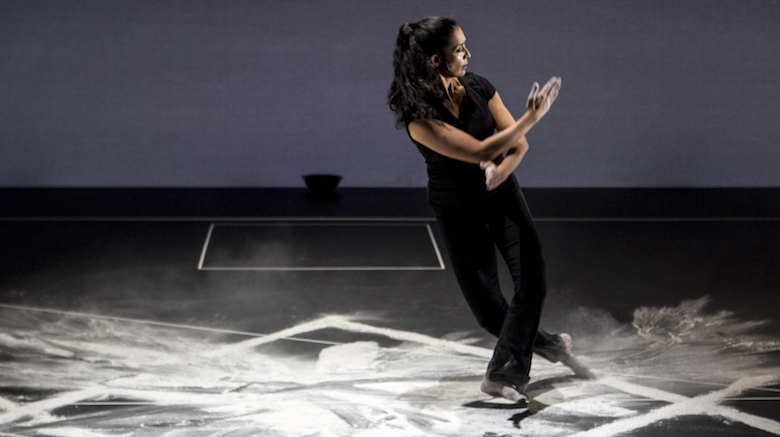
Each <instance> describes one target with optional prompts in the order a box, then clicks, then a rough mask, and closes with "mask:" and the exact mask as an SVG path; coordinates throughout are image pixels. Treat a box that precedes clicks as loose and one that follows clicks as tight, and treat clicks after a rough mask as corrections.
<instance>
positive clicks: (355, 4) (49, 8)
mask: <svg viewBox="0 0 780 437" xmlns="http://www.w3.org/2000/svg"><path fill="white" fill-rule="evenodd" d="M427 15H447V16H452V17H454V18H456V19H457V20H458V21H459V22H460V24H461V27H462V28H463V29H464V31H465V34H466V37H467V38H468V42H467V46H468V47H469V49H470V50H471V52H472V55H473V58H472V59H471V61H470V63H469V71H472V72H474V73H477V74H481V75H483V76H486V77H487V78H488V79H490V80H491V81H492V82H493V84H494V85H495V86H496V87H497V88H498V90H499V92H500V94H501V96H502V98H503V100H504V102H505V103H506V104H507V106H508V107H509V108H510V110H511V111H512V112H513V113H514V114H515V116H518V117H519V116H520V114H521V111H522V109H523V106H524V100H525V97H526V96H527V93H528V90H529V89H530V86H531V83H532V82H533V81H539V82H543V81H545V80H546V79H547V78H549V77H550V76H552V75H559V76H561V77H562V78H563V89H562V93H561V97H560V98H559V100H558V101H557V102H556V103H555V105H554V107H553V109H552V111H551V113H550V114H549V115H548V116H547V117H546V118H545V119H543V120H542V122H541V123H540V124H539V125H538V126H536V127H534V129H533V130H532V131H531V132H530V133H529V135H528V139H529V142H530V143H531V151H530V152H529V154H528V155H527V158H526V160H525V161H524V162H523V163H522V164H521V166H520V168H519V169H518V171H517V175H518V177H519V178H520V180H521V183H522V184H523V185H525V186H529V187H667V186H675V187H715V186H717V187H722V186H729V187H766V186H780V151H779V150H778V140H780V123H778V121H777V119H778V115H780V79H778V75H779V73H780V68H779V67H780V56H778V53H780V37H778V24H780V2H778V1H773V0H733V1H732V0H706V1H705V0H685V1H679V0H653V1H633V0H589V1H578V0H570V1H565V0H557V1H550V0H545V1H530V0H529V1H517V0H501V1H480V2H477V1H474V2H467V1H444V0H442V1H429V0H422V1H421V0H408V1H368V0H362V1H360V0H356V1H336V0H321V1H314V0H311V1H307V0H287V1H276V0H274V1H270V0H269V1H249V0H231V1H216V0H213V1H208V0H181V1H171V0H133V1H120V0H116V1H105V0H69V1H40V0H3V1H2V2H0V59H2V65H1V66H0V102H2V103H0V186H6V187H15V186H19V187H21V186H27V187H38V186H47V187H77V186H83V187H141V186H152V187H247V186H264V187H295V186H302V182H301V175H304V174H307V173H337V174H341V175H343V176H344V178H345V179H344V182H343V185H344V186H352V187H423V186H425V184H426V175H425V165H424V162H423V160H422V157H421V156H420V155H419V154H418V153H417V151H416V150H415V148H414V147H413V145H412V144H411V142H410V141H409V139H408V138H407V137H406V134H405V132H403V131H399V130H396V129H395V127H394V125H393V116H392V114H391V113H390V111H389V109H388V108H387V106H386V104H385V95H386V92H387V88H388V86H389V83H390V81H391V54H392V50H393V44H394V42H395V37H396V35H397V31H398V28H399V27H400V25H401V24H402V23H404V22H406V21H416V20H418V19H420V18H422V17H424V16H427Z"/></svg>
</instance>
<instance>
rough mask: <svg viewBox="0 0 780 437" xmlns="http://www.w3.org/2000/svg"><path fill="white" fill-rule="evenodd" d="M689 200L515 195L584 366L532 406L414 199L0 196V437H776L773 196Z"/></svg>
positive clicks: (543, 372)
mask: <svg viewBox="0 0 780 437" xmlns="http://www.w3.org/2000/svg"><path fill="white" fill-rule="evenodd" d="M705 191H706V190H705ZM705 191H703V192H697V191H695V190H693V191H692V190H688V191H685V190H683V191H675V192H664V191H657V190H656V191H653V190H650V191H647V190H646V191H642V192H640V193H638V194H637V193H633V194H632V193H628V192H616V191H610V192H605V191H598V190H596V191H591V192H588V191H582V192H578V193H576V195H573V193H572V192H554V191H545V190H537V191H534V190H529V191H528V192H527V194H528V197H529V203H530V204H531V207H532V210H534V211H537V224H538V228H539V231H540V233H541V237H542V242H543V245H544V248H545V256H546V260H547V265H548V278H549V279H548V281H549V292H548V298H547V303H546V306H545V312H544V315H543V322H542V323H543V326H545V327H546V328H547V329H548V330H552V331H558V332H568V333H570V334H571V335H572V337H573V338H574V341H575V352H577V353H578V354H579V355H580V356H581V357H582V358H583V360H584V361H586V362H587V363H589V364H590V365H591V366H592V368H593V370H594V371H595V372H596V373H597V374H598V375H599V379H597V380H594V381H587V380H581V379H577V378H574V377H573V376H572V374H571V372H570V371H569V370H568V369H567V368H566V367H564V366H562V365H561V364H553V363H549V362H546V361H545V360H544V359H542V358H541V357H535V358H534V365H533V369H532V384H531V386H530V387H529V394H530V396H531V398H532V400H531V403H530V405H529V407H528V408H527V409H517V408H515V406H514V405H508V404H506V403H502V402H500V401H495V400H492V399H490V398H489V397H488V396H485V395H483V394H481V393H480V391H479V382H480V380H481V378H482V375H483V372H484V369H485V366H486V364H487V361H488V359H489V357H490V355H491V348H492V345H493V343H494V339H493V338H491V337H490V336H489V335H488V334H486V333H484V332H482V331H481V330H480V328H479V327H478V326H477V324H476V322H475V321H474V319H473V316H472V315H471V314H470V312H469V310H468V308H467V307H466V304H465V302H464V301H463V299H462V297H461V296H460V292H459V290H458V288H457V285H456V283H455V278H454V277H453V273H452V271H451V270H450V269H449V267H448V266H449V260H448V258H447V256H446V251H445V250H444V247H442V242H441V238H440V234H439V231H438V229H437V227H436V223H435V221H433V220H432V218H431V215H430V212H429V211H428V210H427V208H426V207H425V204H424V190H422V191H420V190H396V191H393V190H376V191H365V190H364V191H360V190H357V191H356V190H352V191H350V190H343V191H342V194H341V195H340V196H338V197H333V198H328V199H316V198H311V197H307V196H306V195H304V193H303V192H301V191H295V190H293V191H290V190H277V191H268V190H266V191H263V190H260V191H246V190H245V191H240V193H239V195H237V194H236V191H231V192H227V191H225V192H223V193H222V194H225V196H224V197H220V196H219V194H220V193H219V192H218V191H208V192H207V193H206V194H203V193H200V194H198V192H196V191H186V193H183V192H181V191H179V192H177V193H176V194H175V195H174V197H175V199H177V200H175V201H173V202H171V198H167V199H166V198H165V194H164V193H163V194H161V193H160V192H154V193H152V194H154V196H152V197H155V196H156V197H155V198H154V199H152V198H151V197H150V198H149V199H148V200H149V201H148V202H145V201H144V197H143V196H144V195H149V194H150V192H149V191H144V190H137V191H132V192H129V193H128V192H122V193H119V194H118V195H116V196H112V192H109V191H99V192H97V191H90V190H86V191H77V190H75V191H74V190H71V191H57V190H48V191H36V190H15V191H13V192H4V193H0V194H3V195H5V197H4V198H3V199H0V227H2V232H1V233H0V247H2V250H0V263H2V266H3V267H2V276H0V369H1V370H0V436H28V437H32V436H63V437H71V436H85V437H94V436H130V435H132V436H312V437H313V436H321V437H330V436H356V437H395V436H399V437H400V436H404V437H406V436H444V435H446V436H464V437H471V436H474V437H499V436H509V435H513V436H514V435H518V436H522V435H528V436H571V435H577V436H613V435H627V436H651V435H668V436H683V435H684V436H692V435H696V436H699V435H701V436H705V435H706V436H721V435H740V436H771V435H780V323H778V321H777V308H778V307H780V293H778V291H780V269H779V268H778V266H780V214H777V215H775V214H774V213H775V210H776V209H777V205H776V204H770V205H767V204H762V203H761V202H762V201H764V200H766V199H775V198H776V197H777V191H772V192H771V193H770V194H766V193H765V192H761V193H759V192H756V191H753V192H752V193H751V194H750V196H747V197H744V196H742V195H741V194H740V193H739V192H737V191H733V190H732V191H728V192H727V193H725V195H724V192H719V193H717V194H719V195H718V196H712V192H711V191H710V192H705ZM113 194H117V193H116V192H114V193H113ZM742 194H744V193H742ZM168 195H170V193H169V194H168ZM199 196H200V197H199ZM231 196H232V201H231ZM589 196H590V197H589ZM643 196H644V197H643ZM708 196H709V197H708ZM751 196H752V197H751ZM0 197H2V196H0ZM715 198H717V199H719V200H718V201H717V202H714V201H707V199H715ZM109 199H114V201H113V202H112V201H110V200H109ZM116 199H119V200H116ZM686 199H687V200H686ZM692 199H693V200H692ZM724 199H725V200H724ZM728 199H732V200H733V202H728V201H727V200H728ZM757 199H758V200H757ZM248 200H255V202H254V203H249V202H248ZM172 205H173V206H172ZM648 205H651V206H652V208H650V207H649V206H648ZM539 211H541V212H539ZM502 281H503V283H504V284H506V285H507V286H506V287H505V289H507V290H508V289H509V288H510V287H509V286H508V284H509V280H508V274H507V272H506V271H505V270H502Z"/></svg>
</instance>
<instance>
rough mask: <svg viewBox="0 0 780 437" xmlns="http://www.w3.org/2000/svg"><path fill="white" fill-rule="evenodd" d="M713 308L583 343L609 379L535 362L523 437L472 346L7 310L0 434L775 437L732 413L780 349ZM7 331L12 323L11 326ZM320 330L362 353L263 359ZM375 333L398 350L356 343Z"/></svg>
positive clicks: (409, 337) (402, 335)
mask: <svg viewBox="0 0 780 437" xmlns="http://www.w3.org/2000/svg"><path fill="white" fill-rule="evenodd" d="M705 304H706V299H705V300H703V301H702V300H700V301H694V302H684V303H683V304H681V305H680V306H679V307H675V308H642V309H639V310H637V314H636V318H635V320H634V323H633V325H631V326H625V327H623V328H622V329H619V330H609V331H605V332H602V333H599V338H586V339H584V341H581V342H580V341H579V339H578V338H577V337H576V336H575V350H576V351H577V352H578V354H580V355H581V357H582V359H583V360H584V361H585V362H587V363H589V364H590V365H591V366H592V367H593V369H594V371H595V372H596V373H597V374H599V375H600V376H601V379H600V380H596V381H583V380H579V379H574V378H571V372H570V371H569V370H568V369H567V368H565V367H564V366H563V365H561V364H552V363H549V362H547V361H545V360H544V359H542V358H539V357H535V358H534V363H533V367H532V372H531V377H532V379H531V385H530V386H529V394H530V395H531V396H532V404H533V405H532V406H533V413H534V414H532V415H530V416H528V417H525V416H523V417H520V416H517V417H519V418H516V419H515V420H516V422H517V426H518V427H519V429H518V428H516V427H515V426H514V423H513V421H512V420H508V419H511V418H513V417H515V415H516V414H520V413H522V411H523V410H519V409H507V408H508V407H512V405H506V404H504V405H501V404H500V403H493V404H491V403H490V402H488V401H490V399H491V398H490V397H489V396H487V395H484V394H483V393H481V392H480V391H479V383H480V381H481V379H482V376H483V374H484V371H485V367H486V365H487V360H488V359H489V357H490V355H491V350H490V349H487V348H480V347H476V346H473V345H469V344H466V340H464V341H463V342H461V341H459V340H458V339H457V338H465V337H464V336H460V337H453V338H454V339H451V340H447V339H439V338H433V337H430V336H425V335H422V334H419V333H414V332H408V331H401V330H394V329H390V328H377V327H373V326H371V325H368V324H365V323H359V322H357V321H354V320H353V319H352V318H350V317H342V316H329V317H324V318H322V319H318V320H313V321H309V322H305V323H302V324H300V325H296V326H292V327H289V328H287V329H284V330H282V331H279V332H277V333H273V334H271V335H268V336H265V337H258V338H253V339H252V340H248V341H239V342H235V340H234V339H231V341H234V342H233V343H230V342H227V341H225V340H224V339H223V338H221V337H220V336H217V335H211V336H204V334H202V333H200V332H198V333H193V332H188V331H186V330H181V329H174V328H165V327H159V326H145V325H140V324H128V323H126V322H123V321H109V320H99V321H98V320H88V318H87V319H85V318H80V317H78V316H77V315H73V314H70V315H61V316H52V315H47V316H46V317H43V316H41V317H39V318H37V319H36V317H35V316H34V315H31V316H29V317H28V318H27V319H25V320H23V321H20V320H19V319H13V318H5V317H3V316H5V315H7V314H8V313H9V312H11V311H13V310H10V309H0V330H2V333H0V353H2V354H3V355H2V356H3V357H4V360H2V361H0V375H2V380H0V381H2V382H1V384H2V386H0V388H3V389H5V390H4V391H3V392H2V393H3V394H2V395H0V433H2V434H5V435H24V436H31V435H52V436H54V435H57V436H63V437H71V436H84V437H103V436H108V435H110V436H121V435H133V436H134V437H135V436H138V437H147V436H148V437H152V436H154V437H161V436H162V437H179V436H195V435H209V436H217V435H231V436H233V435H235V436H239V435H240V436H255V435H267V436H273V437H287V436H290V437H292V436H319V437H329V436H339V437H345V436H346V437H378V436H381V437H394V436H399V437H400V436H404V437H409V436H420V437H426V436H443V435H448V436H449V435H458V436H462V437H484V436H488V435H495V436H505V435H529V436H530V435H533V436H537V437H544V436H569V435H574V434H577V433H583V434H582V435H591V436H608V435H614V433H615V432H630V431H631V430H632V429H637V428H641V427H642V426H646V425H647V424H651V423H654V422H655V421H657V420H661V419H663V418H669V417H676V416H675V415H677V414H683V413H685V414H703V415H716V416H718V417H722V418H727V419H728V420H731V421H737V422H740V423H742V424H745V425H747V426H751V427H754V428H756V429H762V430H764V431H766V432H769V433H774V434H777V435H780V426H779V425H778V424H777V422H774V421H772V420H770V419H767V418H762V417H758V416H754V415H750V414H745V413H742V412H740V411H739V410H738V409H737V408H734V407H733V405H734V404H733V401H730V403H729V407H726V406H724V405H722V403H723V402H724V400H725V399H727V398H735V397H739V396H741V395H742V394H744V393H746V392H747V391H750V390H761V389H762V387H767V386H770V385H772V384H777V383H778V380H779V379H780V378H778V376H777V375H780V366H779V364H780V363H777V362H772V361H771V360H770V359H771V357H773V356H774V355H768V353H767V352H768V351H776V350H780V346H778V344H777V341H776V340H775V339H766V338H762V337H759V336H755V335H753V334H751V332H750V327H751V326H755V325H754V324H753V323H748V322H742V321H739V320H735V319H734V318H733V317H732V316H730V315H728V314H725V313H718V314H707V313H706V312H705V311H704V307H705ZM9 320H14V323H10V322H9V324H8V325H6V326H4V325H3V323H4V322H5V321H9ZM321 329H338V330H341V331H344V332H347V333H350V332H351V333H355V335H356V341H354V342H348V343H345V344H342V345H334V346H328V347H323V346H322V345H321V344H311V345H310V346H309V345H306V344H305V343H303V346H301V347H311V351H312V352H313V353H311V354H308V355H305V356H309V357H316V358H310V359H305V358H300V357H292V356H285V355H284V354H283V353H278V352H277V353H268V352H262V351H261V350H258V349H255V347H257V346H259V345H261V344H263V345H265V344H270V343H274V342H281V341H285V340H284V338H285V337H287V336H290V335H299V334H307V335H310V334H313V333H316V332H317V331H318V330H321ZM366 334H370V335H373V336H384V337H386V338H389V339H392V340H394V342H393V343H392V344H396V345H397V346H393V347H383V346H380V345H379V343H377V342H374V341H357V338H359V336H360V335H362V336H365V335H366ZM398 342H401V343H400V344H398ZM296 344H298V345H301V344H302V343H296ZM587 345H591V347H590V348H589V347H588V346H587ZM263 350H264V349H263ZM774 357H775V358H776V356H774ZM670 375H674V378H670ZM735 381H738V382H736V383H735ZM764 394H765V395H766V396H778V395H777V392H776V391H775V392H772V391H766V392H764ZM637 399H639V400H641V401H642V402H637ZM103 404H105V406H106V407H105V408H103V407H101V405H103ZM639 404H641V405H642V407H641V408H640V407H637V405H639ZM648 405H650V407H648ZM648 409H649V410H650V412H649V413H648V412H647V411H648ZM521 419H522V420H521ZM128 430H132V431H128Z"/></svg>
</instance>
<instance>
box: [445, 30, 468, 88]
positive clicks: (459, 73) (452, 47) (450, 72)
mask: <svg viewBox="0 0 780 437" xmlns="http://www.w3.org/2000/svg"><path fill="white" fill-rule="evenodd" d="M444 56H445V60H446V62H445V63H444V64H443V65H441V64H440V65H439V72H440V73H441V74H442V75H443V76H445V77H463V75H464V74H466V66H467V65H468V63H469V58H471V53H470V52H469V50H468V49H467V48H466V36H465V35H464V34H463V30H462V29H461V28H460V27H456V28H455V30H453V32H452V39H450V43H449V44H448V45H447V47H445V48H444Z"/></svg>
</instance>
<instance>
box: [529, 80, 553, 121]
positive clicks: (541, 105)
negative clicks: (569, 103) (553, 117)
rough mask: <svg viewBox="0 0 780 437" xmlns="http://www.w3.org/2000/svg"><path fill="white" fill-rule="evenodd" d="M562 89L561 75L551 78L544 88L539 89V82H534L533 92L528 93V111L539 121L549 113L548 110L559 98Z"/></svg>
mask: <svg viewBox="0 0 780 437" xmlns="http://www.w3.org/2000/svg"><path fill="white" fill-rule="evenodd" d="M560 89H561V78H560V77H552V78H550V80H548V81H547V83H546V84H544V86H543V87H542V89H539V84H538V83H536V82H534V85H533V86H532V87H531V93H530V94H529V95H528V102H527V103H526V112H528V113H529V114H530V115H531V116H532V117H533V119H534V120H536V121H539V120H540V119H541V118H542V117H544V115H545V114H547V111H549V110H550V107H551V106H552V104H553V102H554V101H555V99H556V98H558V91H559V90H560Z"/></svg>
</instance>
